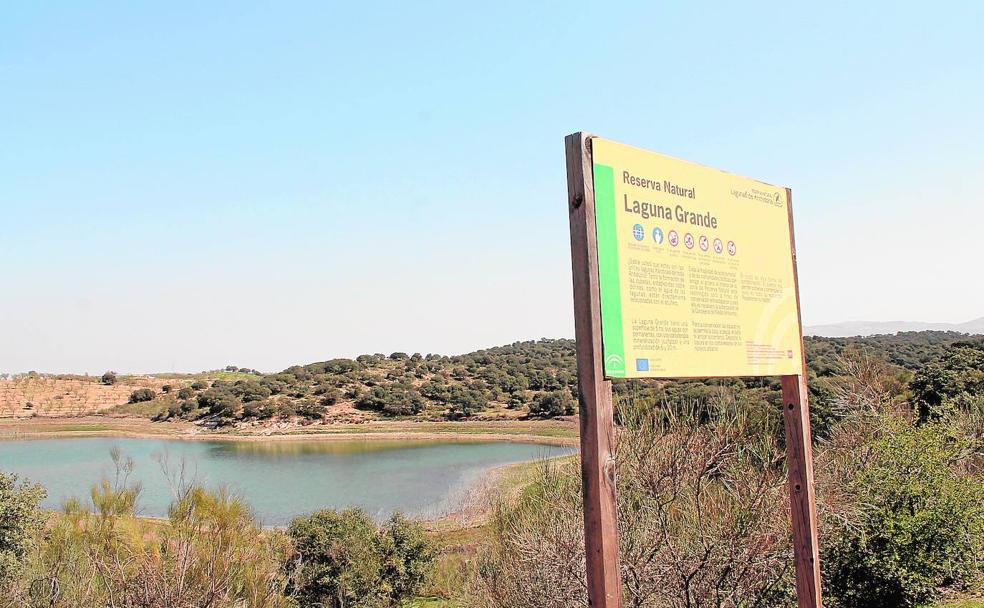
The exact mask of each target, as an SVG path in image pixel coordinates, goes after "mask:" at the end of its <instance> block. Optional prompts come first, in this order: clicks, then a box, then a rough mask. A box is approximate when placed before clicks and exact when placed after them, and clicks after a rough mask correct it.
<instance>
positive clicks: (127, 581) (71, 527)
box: [12, 455, 292, 608]
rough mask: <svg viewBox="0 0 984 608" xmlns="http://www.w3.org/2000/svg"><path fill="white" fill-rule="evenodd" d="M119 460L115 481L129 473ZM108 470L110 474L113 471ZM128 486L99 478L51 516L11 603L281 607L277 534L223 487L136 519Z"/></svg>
mask: <svg viewBox="0 0 984 608" xmlns="http://www.w3.org/2000/svg"><path fill="white" fill-rule="evenodd" d="M114 459H116V460H117V467H120V466H121V465H122V466H123V468H124V469H126V471H123V472H122V477H121V478H122V479H125V477H126V473H127V471H129V470H132V465H129V464H125V463H123V462H122V460H120V459H119V458H118V456H117V455H114ZM118 473H120V471H119V470H118ZM139 495H140V491H139V488H138V487H136V486H128V485H126V484H125V482H124V483H122V484H118V483H110V482H109V481H108V480H104V481H103V482H102V483H100V484H98V485H97V486H95V487H94V488H93V489H92V492H91V499H92V504H91V507H87V506H85V505H83V504H82V503H81V502H80V501H77V500H74V501H69V502H68V503H67V504H66V506H65V509H64V512H63V513H62V514H60V515H59V516H57V517H54V518H52V523H51V526H50V529H49V531H48V536H47V539H46V540H45V542H44V545H43V546H42V547H41V551H38V552H37V554H36V556H35V557H34V558H33V563H32V564H31V565H30V567H31V571H30V573H29V574H30V576H29V577H27V578H28V579H29V581H28V584H25V585H23V587H22V589H20V590H19V591H20V593H19V594H18V595H19V597H16V598H15V599H16V601H15V602H14V603H13V604H12V605H17V606H25V607H40V606H46V607H48V608H75V607H78V606H84V607H88V606H118V607H120V608H123V607H127V608H136V607H144V606H148V607H149V606H212V607H213V608H237V607H240V606H250V607H251V608H288V606H291V605H292V604H291V603H290V601H289V599H288V598H287V597H286V595H285V593H284V590H285V587H286V576H285V575H284V573H283V567H282V564H283V562H284V561H285V560H286V559H287V558H288V555H289V545H288V544H287V543H286V542H285V541H286V538H285V537H284V536H283V535H282V534H279V533H276V532H264V531H263V530H261V529H260V528H259V526H258V525H257V524H256V522H255V521H254V520H253V517H252V516H251V514H250V511H249V509H248V508H247V507H246V505H245V504H244V503H243V502H242V501H241V500H239V499H237V498H235V497H233V496H231V495H229V494H228V493H226V492H224V491H221V490H220V491H217V492H211V491H208V490H205V489H203V488H201V487H197V486H191V487H185V488H181V489H179V490H178V497H177V499H176V500H175V501H174V502H173V503H172V505H171V508H170V511H169V516H168V520H167V521H166V522H151V521H148V520H146V519H143V518H140V517H137V516H136V515H135V512H136V510H137V502H138V499H139Z"/></svg>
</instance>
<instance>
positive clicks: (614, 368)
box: [594, 165, 625, 378]
mask: <svg viewBox="0 0 984 608" xmlns="http://www.w3.org/2000/svg"><path fill="white" fill-rule="evenodd" d="M594 188H595V225H596V230H597V232H598V275H599V280H600V285H599V286H600V288H601V334H602V344H604V346H605V349H604V355H605V365H604V367H605V375H606V376H609V377H615V378H624V377H625V345H624V339H623V336H622V288H621V285H619V280H618V274H619V267H618V238H617V236H616V234H615V171H614V169H612V168H611V167H609V166H607V165H595V166H594Z"/></svg>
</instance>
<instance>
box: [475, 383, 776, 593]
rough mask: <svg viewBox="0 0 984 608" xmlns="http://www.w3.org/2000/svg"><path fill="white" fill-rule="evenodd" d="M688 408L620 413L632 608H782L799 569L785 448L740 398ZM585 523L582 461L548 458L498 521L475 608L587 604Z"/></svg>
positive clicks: (619, 468)
mask: <svg viewBox="0 0 984 608" xmlns="http://www.w3.org/2000/svg"><path fill="white" fill-rule="evenodd" d="M689 411H690V414H689V415H688V414H687V408H674V412H675V413H674V414H672V415H669V416H663V415H659V416H658V415H655V413H654V412H653V411H652V409H651V408H649V407H646V406H636V405H634V404H633V403H632V402H631V401H629V402H625V403H622V404H621V405H620V408H619V417H620V419H621V421H622V427H621V429H620V431H619V432H618V435H617V437H616V442H615V444H616V477H617V480H618V488H619V491H618V501H619V502H618V509H619V534H620V553H621V563H622V571H621V574H622V584H623V595H624V600H625V605H626V606H632V607H639V608H642V607H663V606H666V607H677V606H680V607H684V606H688V607H689V606H772V605H776V606H778V605H784V602H785V601H786V600H787V598H788V594H789V588H790V580H791V574H792V570H791V567H792V563H791V559H790V558H791V550H790V545H789V542H788V538H789V535H790V531H789V525H788V523H787V518H786V517H784V516H783V514H784V508H785V504H786V492H785V486H784V471H783V467H782V466H781V465H782V456H781V454H782V453H781V450H780V446H779V445H778V442H777V441H776V439H775V437H774V435H773V434H771V433H755V432H753V428H752V427H754V423H753V422H752V421H750V419H749V418H748V417H747V416H745V415H744V414H743V413H742V408H741V407H740V403H737V402H735V401H734V400H728V399H721V400H720V401H719V402H718V403H714V404H709V405H706V404H705V405H701V406H700V407H697V406H696V405H694V406H693V407H691V408H690V410H689ZM708 414H709V415H708ZM698 417H699V418H701V419H703V420H704V421H705V422H704V423H703V424H698V423H697V422H696V418H698ZM750 425H751V426H750ZM582 521H583V520H582V510H581V493H580V472H579V468H578V463H577V462H576V461H568V462H566V463H563V464H559V465H558V464H550V463H545V464H544V465H543V467H542V468H541V470H540V474H539V476H538V478H537V479H536V481H535V482H534V483H533V484H532V485H531V486H530V487H529V488H527V490H526V492H525V493H524V494H523V496H522V497H521V498H520V499H519V500H518V501H515V502H514V503H510V504H502V505H499V506H498V507H497V508H496V510H495V512H494V514H493V517H492V521H491V524H490V534H489V547H488V549H487V551H486V553H485V554H484V555H483V556H482V558H481V560H480V563H479V565H478V568H477V575H476V580H475V585H474V590H473V592H474V594H475V596H476V599H475V602H476V603H477V604H476V605H481V606H488V607H490V608H491V607H496V608H505V607H520V606H544V607H555V608H569V607H572V606H587V597H586V593H585V583H584V545H583V533H582V525H583V524H582Z"/></svg>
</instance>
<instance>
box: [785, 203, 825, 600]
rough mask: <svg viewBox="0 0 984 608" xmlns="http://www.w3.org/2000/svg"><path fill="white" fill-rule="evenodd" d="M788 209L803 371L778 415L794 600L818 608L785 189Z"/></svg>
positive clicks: (809, 449) (813, 508)
mask: <svg viewBox="0 0 984 608" xmlns="http://www.w3.org/2000/svg"><path fill="white" fill-rule="evenodd" d="M786 202H787V205H786V207H787V209H789V239H790V248H791V250H792V253H793V283H794V285H793V288H794V290H795V293H796V316H797V322H798V323H799V328H800V351H801V352H802V353H803V357H804V360H803V371H802V373H801V374H800V375H796V376H783V377H782V379H781V382H782V405H783V407H782V413H783V420H784V422H785V427H786V465H787V467H788V468H789V506H790V512H791V516H792V524H793V558H794V560H795V561H796V599H797V605H798V606H799V608H821V607H822V606H823V602H822V601H821V598H820V543H819V540H818V538H817V500H816V494H815V491H814V487H813V443H812V440H811V437H810V404H809V400H808V399H807V395H808V394H809V393H808V389H807V386H806V359H805V357H806V351H805V350H804V349H803V345H802V336H803V321H802V314H801V312H800V300H799V274H798V272H797V270H796V239H795V237H794V236H793V194H792V191H791V190H790V189H789V188H786Z"/></svg>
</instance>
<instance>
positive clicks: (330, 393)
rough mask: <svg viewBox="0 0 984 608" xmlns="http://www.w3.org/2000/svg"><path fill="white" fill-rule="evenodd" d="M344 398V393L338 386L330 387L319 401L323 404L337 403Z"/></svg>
mask: <svg viewBox="0 0 984 608" xmlns="http://www.w3.org/2000/svg"><path fill="white" fill-rule="evenodd" d="M341 398H342V393H341V391H339V390H338V389H337V388H332V389H328V390H327V391H325V392H324V393H322V395H321V399H319V400H318V402H319V403H320V404H321V405H323V406H326V407H327V406H329V405H335V404H336V403H338V400H339V399H341Z"/></svg>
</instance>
